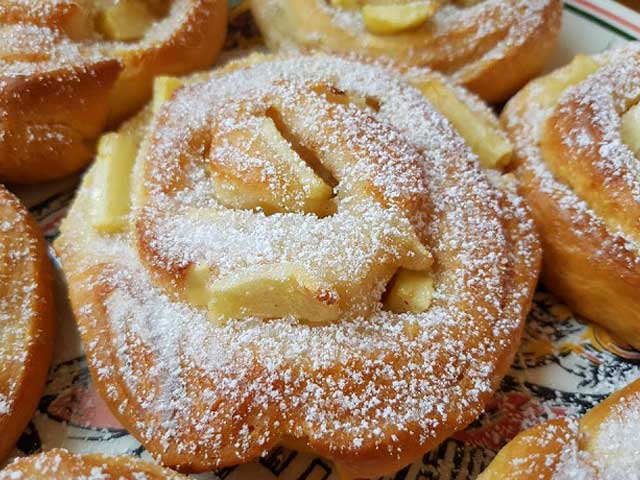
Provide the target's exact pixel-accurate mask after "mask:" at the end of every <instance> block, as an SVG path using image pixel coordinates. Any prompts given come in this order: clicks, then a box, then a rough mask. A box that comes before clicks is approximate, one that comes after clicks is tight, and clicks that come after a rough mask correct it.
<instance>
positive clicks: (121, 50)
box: [0, 0, 227, 183]
mask: <svg viewBox="0 0 640 480" xmlns="http://www.w3.org/2000/svg"><path fill="white" fill-rule="evenodd" d="M226 8H227V7H226V2H225V1H222V0H173V1H156V0H55V1H54V0H46V1H38V2H27V1H24V0H2V1H0V64H1V65H2V73H1V74H0V75H1V78H2V82H1V84H0V118H1V123H0V132H1V135H0V181H4V182H19V183H26V182H37V181H44V180H51V179H55V178H60V177H63V176H65V175H68V174H70V173H73V172H75V171H77V170H79V169H80V168H82V167H83V166H85V165H86V164H87V163H88V162H89V160H90V159H91V158H92V156H93V154H94V143H95V140H96V138H97V137H98V136H99V134H100V133H101V131H102V130H103V129H104V127H105V125H107V124H108V125H114V124H115V123H117V122H119V121H120V120H122V119H123V118H125V117H126V116H128V115H130V114H131V113H133V112H134V111H135V110H137V109H138V108H140V107H141V106H142V105H143V104H144V103H145V102H146V101H147V100H148V99H149V96H150V93H151V85H152V81H153V77H154V76H156V75H159V74H163V73H165V74H181V73H187V72H190V71H193V70H196V69H199V68H204V67H207V66H209V65H210V64H211V63H212V62H213V60H214V58H215V57H216V55H217V53H218V51H219V50H220V47H221V45H222V42H223V39H224V34H225V29H226Z"/></svg>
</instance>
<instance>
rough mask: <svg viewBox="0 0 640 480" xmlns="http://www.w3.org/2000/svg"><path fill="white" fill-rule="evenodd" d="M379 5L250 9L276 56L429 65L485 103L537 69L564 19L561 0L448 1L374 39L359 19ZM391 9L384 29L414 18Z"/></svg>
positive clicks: (304, 2)
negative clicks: (281, 52)
mask: <svg viewBox="0 0 640 480" xmlns="http://www.w3.org/2000/svg"><path fill="white" fill-rule="evenodd" d="M380 3H382V4H384V6H383V7H382V8H387V9H388V8H389V5H387V4H388V3H389V2H376V1H373V2H369V1H366V0H362V1H360V0H333V1H327V0H252V10H253V14H254V16H255V18H256V21H257V23H258V25H259V27H260V29H261V31H262V33H263V35H264V37H265V39H266V41H267V44H268V45H269V46H270V47H272V48H274V49H281V48H284V49H303V50H308V49H321V50H324V51H329V52H334V53H338V54H341V55H358V56H361V57H364V58H387V59H390V60H392V61H394V62H396V63H398V64H400V65H406V66H408V67H411V66H428V67H431V68H433V69H435V70H439V71H442V72H444V73H447V74H448V75H450V76H451V77H452V78H453V79H454V80H455V81H457V82H459V83H461V84H463V85H464V86H466V87H467V88H469V89H470V90H471V91H473V92H475V93H477V94H478V95H480V96H481V97H482V98H484V99H485V100H486V101H489V102H499V101H503V100H506V99H507V98H508V97H509V96H510V95H512V94H513V93H514V92H516V91H517V90H518V89H519V88H520V87H522V86H523V85H524V84H525V83H526V82H527V81H528V80H529V79H530V78H532V77H533V76H534V75H535V74H537V73H538V72H539V71H540V70H541V69H542V67H543V65H544V62H545V60H546V58H547V56H548V55H549V54H550V53H551V51H552V49H553V47H555V45H556V41H557V38H558V34H559V31H560V19H561V14H562V2H561V1H560V0H536V1H530V0H480V1H459V0H454V1H450V0H447V1H442V2H436V3H438V4H440V5H442V6H441V8H440V9H439V10H438V11H437V12H436V13H435V14H434V15H433V16H431V17H430V18H425V20H424V22H422V23H421V24H419V25H418V26H417V27H415V28H412V29H408V30H401V31H398V32H395V33H387V34H378V33H375V32H372V31H370V30H368V28H367V23H366V22H365V21H364V20H366V16H365V13H366V9H368V8H369V9H370V8H372V7H371V5H372V4H373V5H376V4H380ZM396 3H397V4H396V5H394V4H393V3H392V4H391V5H390V6H391V8H395V9H396V10H395V11H394V10H392V11H388V10H383V11H381V12H380V13H379V15H380V17H381V18H380V20H381V21H382V22H383V23H388V22H389V21H390V20H389V19H390V18H392V17H393V18H395V17H400V18H398V21H400V22H401V21H402V19H406V18H407V16H410V15H411V12H410V11H404V10H400V11H399V10H398V9H403V8H406V5H407V2H402V1H398V2H396ZM428 3H430V2H429V1H428V0H426V1H424V2H415V3H413V2H409V5H414V6H418V7H419V5H420V4H428ZM403 5H404V6H403ZM374 8H376V7H374ZM409 8H411V7H409ZM369 28H370V27H369Z"/></svg>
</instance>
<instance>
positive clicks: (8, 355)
mask: <svg viewBox="0 0 640 480" xmlns="http://www.w3.org/2000/svg"><path fill="white" fill-rule="evenodd" d="M53 336H54V306H53V292H52V284H51V272H50V265H49V259H48V257H47V251H46V247H45V243H44V240H43V238H42V235H41V233H40V230H39V228H38V227H37V225H36V223H35V221H34V220H33V219H32V218H31V217H30V216H29V214H28V213H27V211H26V209H25V208H24V207H23V206H22V205H21V204H20V202H19V201H18V199H17V198H15V197H14V196H13V195H12V194H11V193H9V192H8V191H7V190H5V188H4V187H3V186H2V185H0V461H1V460H3V459H4V458H6V456H7V455H8V454H9V452H10V451H11V449H12V448H13V445H14V443H15V442H16V440H17V439H18V437H19V436H20V434H21V433H22V431H23V430H24V428H25V427H26V426H27V422H28V421H29V419H30V418H31V416H32V415H33V412H34V411H35V409H36V406H37V405H38V401H39V400H40V395H42V390H43V388H44V382H45V380H46V376H47V371H48V369H49V363H50V361H51V355H52V352H53Z"/></svg>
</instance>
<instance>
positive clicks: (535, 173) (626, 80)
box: [502, 43, 640, 348]
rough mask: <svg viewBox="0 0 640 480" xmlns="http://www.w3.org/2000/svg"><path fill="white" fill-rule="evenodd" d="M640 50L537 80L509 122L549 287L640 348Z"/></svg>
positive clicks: (576, 64)
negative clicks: (639, 174) (638, 213)
mask: <svg viewBox="0 0 640 480" xmlns="http://www.w3.org/2000/svg"><path fill="white" fill-rule="evenodd" d="M639 81H640V50H639V48H638V45H637V44H635V43H632V44H628V45H627V46H624V47H621V48H619V49H617V50H614V51H611V52H608V53H604V54H601V55H598V56H596V57H587V56H582V55H581V56H578V57H576V59H575V60H574V61H573V62H572V63H571V64H570V65H568V66H566V67H564V68H561V69H559V70H557V71H555V72H553V73H551V74H549V75H547V76H545V77H542V78H540V79H537V80H535V81H533V82H531V83H530V84H529V85H528V86H527V87H526V88H525V89H523V90H522V91H521V92H520V93H519V94H518V95H516V97H515V98H513V99H512V100H511V101H510V102H509V104H508V105H507V107H506V109H505V111H504V112H503V115H502V120H503V123H504V125H505V127H506V128H507V130H508V132H509V133H510V135H511V137H512V139H513V142H514V143H515V146H516V160H515V161H514V165H515V166H516V168H515V170H514V173H515V174H516V175H517V177H518V179H519V181H520V184H521V190H522V193H523V194H524V196H525V197H526V198H527V200H528V203H529V204H530V206H531V208H532V210H533V213H534V216H535V218H536V220H537V224H538V228H539V229H540V233H541V237H542V244H543V251H544V267H543V274H542V279H543V281H544V282H545V285H546V286H547V287H548V288H549V289H550V290H551V291H552V292H554V293H556V294H557V295H558V296H559V297H561V298H562V300H564V301H565V302H566V303H567V304H568V305H569V306H570V307H571V309H572V310H573V311H574V312H576V313H578V314H580V315H583V316H584V317H586V318H588V319H589V320H591V321H593V322H596V323H599V324H601V325H602V326H603V327H605V328H607V329H609V330H610V331H611V332H612V333H613V334H615V335H616V336H617V337H618V338H620V339H621V340H623V341H625V342H627V343H629V344H631V345H632V346H634V347H635V348H640V298H639V296H638V288H639V287H640V256H639V255H638V232H639V230H638V220H637V218H638V217H637V216H636V215H635V213H634V212H635V211H636V209H638V206H639V203H638V200H639V199H640V196H639V193H638V192H640V187H639V186H638V179H637V163H638V157H637V152H638V151H639V149H640V114H639V112H640V109H639V108H638V107H637V105H636V102H637V101H638V99H639V98H640V93H639V92H638V87H637V85H638V82H639Z"/></svg>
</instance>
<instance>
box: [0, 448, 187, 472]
mask: <svg viewBox="0 0 640 480" xmlns="http://www.w3.org/2000/svg"><path fill="white" fill-rule="evenodd" d="M112 478H113V479H119V480H129V479H130V480H181V479H182V480H185V479H186V478H187V477H185V476H183V475H180V474H178V473H176V472H172V471H171V470H168V469H166V468H161V467H159V466H157V465H153V464H151V463H147V462H143V461H142V460H138V459H136V458H132V457H125V456H119V457H115V456H114V457H112V456H108V455H100V454H83V455H76V454H73V453H70V452H68V451H67V450H64V449H60V448H55V449H53V450H49V451H47V452H44V453H40V454H38V455H32V456H30V457H23V458H17V459H16V460H14V461H13V462H12V463H11V464H10V465H9V466H7V467H6V468H5V469H4V470H2V471H0V480H15V479H29V480H89V479H104V480H108V479H112Z"/></svg>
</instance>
